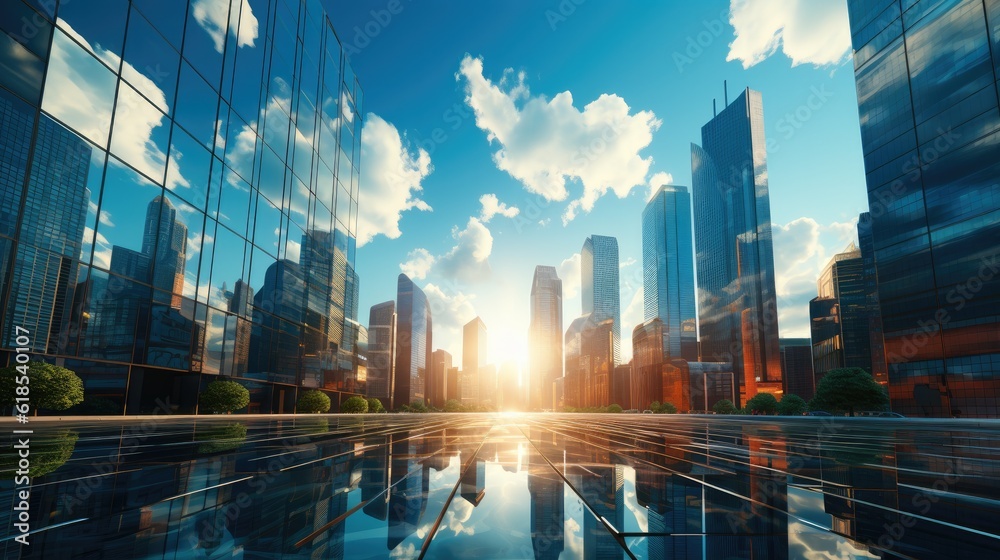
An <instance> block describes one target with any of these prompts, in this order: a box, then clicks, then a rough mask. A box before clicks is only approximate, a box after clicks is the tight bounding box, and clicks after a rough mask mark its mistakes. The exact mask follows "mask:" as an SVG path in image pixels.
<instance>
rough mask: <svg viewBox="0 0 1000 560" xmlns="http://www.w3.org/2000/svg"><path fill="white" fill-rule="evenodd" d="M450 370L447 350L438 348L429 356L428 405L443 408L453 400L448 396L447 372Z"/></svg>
mask: <svg viewBox="0 0 1000 560" xmlns="http://www.w3.org/2000/svg"><path fill="white" fill-rule="evenodd" d="M451 369H452V368H451V354H450V353H448V351H447V350H442V349H440V348H439V349H437V350H435V351H434V352H433V353H432V354H431V369H430V375H429V376H428V380H427V404H428V405H430V406H433V407H437V408H444V403H445V402H446V401H447V400H448V399H453V398H455V396H454V395H449V394H448V372H449V371H450V370H451Z"/></svg>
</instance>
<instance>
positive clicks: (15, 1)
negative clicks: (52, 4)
mask: <svg viewBox="0 0 1000 560" xmlns="http://www.w3.org/2000/svg"><path fill="white" fill-rule="evenodd" d="M0 31H6V32H7V34H8V35H10V38H12V39H14V40H15V41H17V42H19V43H20V44H22V45H24V46H25V47H27V48H28V50H29V51H31V52H33V53H35V55H37V56H40V57H44V56H45V55H46V53H48V50H49V38H50V37H51V36H52V24H51V23H50V22H49V21H48V20H46V19H45V17H44V16H42V15H41V14H39V13H38V12H36V11H35V10H32V9H31V8H30V7H28V5H27V4H25V3H24V2H21V1H19V0H11V1H9V2H6V3H5V4H4V9H3V10H0Z"/></svg>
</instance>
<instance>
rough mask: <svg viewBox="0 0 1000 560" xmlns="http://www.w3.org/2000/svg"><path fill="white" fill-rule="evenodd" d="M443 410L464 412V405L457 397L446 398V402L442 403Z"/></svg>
mask: <svg viewBox="0 0 1000 560" xmlns="http://www.w3.org/2000/svg"><path fill="white" fill-rule="evenodd" d="M444 411H445V412H465V407H464V406H462V403H461V402H459V401H458V399H448V402H446V403H444Z"/></svg>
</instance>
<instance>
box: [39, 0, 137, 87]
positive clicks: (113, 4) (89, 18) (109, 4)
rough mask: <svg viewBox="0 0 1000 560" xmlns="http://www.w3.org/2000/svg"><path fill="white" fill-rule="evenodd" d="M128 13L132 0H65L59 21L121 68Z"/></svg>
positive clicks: (93, 49)
mask: <svg viewBox="0 0 1000 560" xmlns="http://www.w3.org/2000/svg"><path fill="white" fill-rule="evenodd" d="M127 16H128V0H88V1H86V2H80V1H79V0H61V1H60V2H59V19H58V20H57V24H58V25H59V27H61V28H62V29H64V30H66V32H67V33H68V34H69V35H70V36H73V37H77V38H78V39H79V40H80V41H82V42H83V43H84V44H86V45H88V46H89V47H90V48H91V49H92V52H94V53H95V54H97V56H98V57H99V58H100V59H101V60H103V61H104V62H105V63H106V64H108V65H110V66H111V67H112V68H114V69H115V70H116V71H117V70H118V64H119V62H121V54H122V45H123V44H124V41H125V19H126V17H127Z"/></svg>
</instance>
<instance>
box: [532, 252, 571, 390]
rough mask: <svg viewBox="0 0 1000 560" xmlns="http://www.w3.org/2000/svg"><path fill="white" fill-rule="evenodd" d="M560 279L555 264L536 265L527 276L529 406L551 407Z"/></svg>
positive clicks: (558, 351) (558, 361) (559, 339)
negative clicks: (533, 272) (532, 274)
mask: <svg viewBox="0 0 1000 560" xmlns="http://www.w3.org/2000/svg"><path fill="white" fill-rule="evenodd" d="M562 318H563V308H562V280H560V279H559V276H558V274H556V269H555V267H552V266H536V267H535V275H534V277H533V278H532V279H531V324H530V326H529V327H528V352H529V357H528V364H529V365H528V380H529V382H528V386H529V387H530V389H531V390H530V394H529V398H528V401H529V403H528V404H529V407H530V409H551V408H552V406H553V405H552V384H553V383H554V382H555V380H556V378H558V377H562V371H563V344H562V343H563V330H562Z"/></svg>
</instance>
